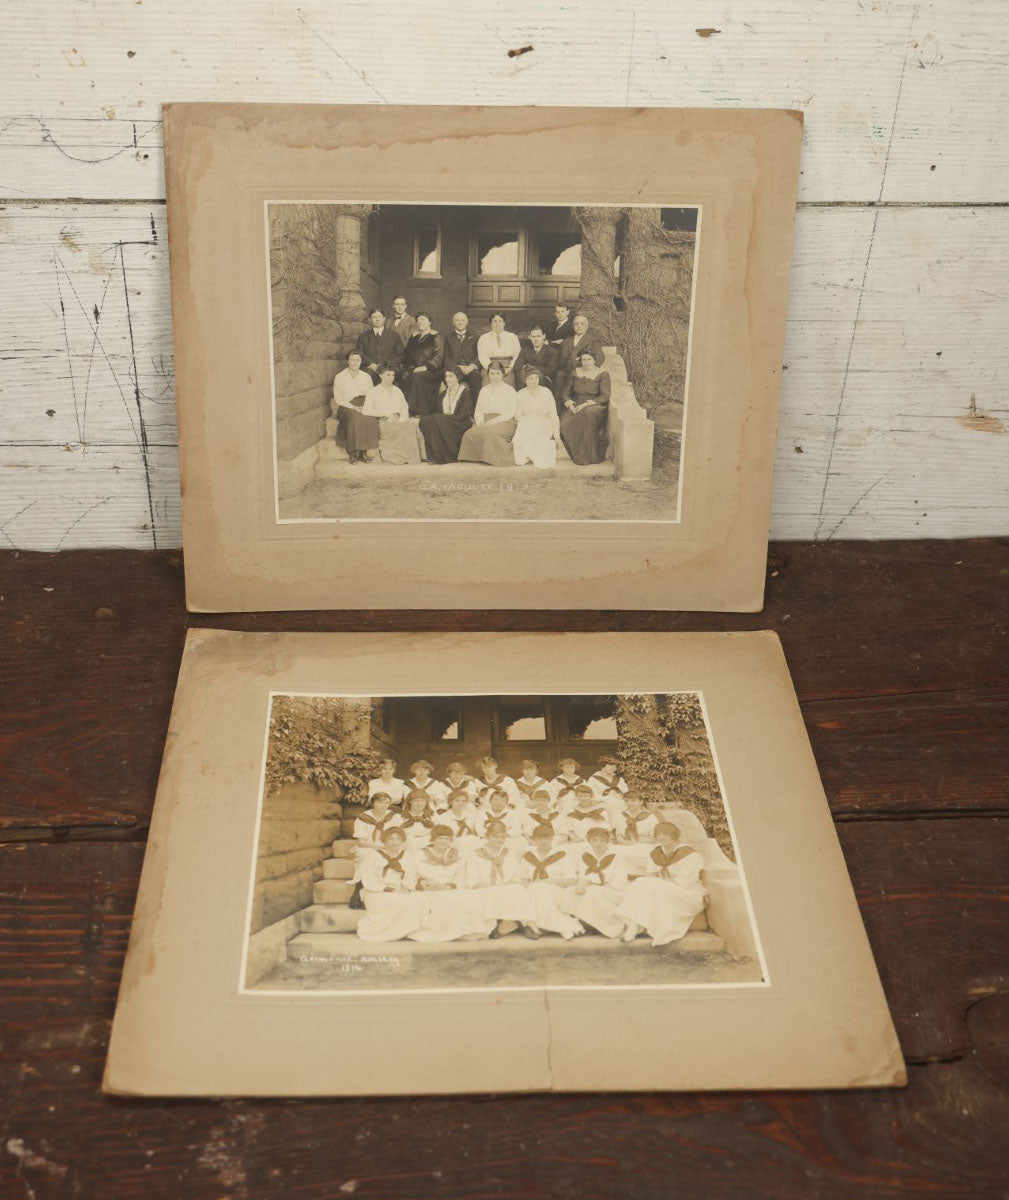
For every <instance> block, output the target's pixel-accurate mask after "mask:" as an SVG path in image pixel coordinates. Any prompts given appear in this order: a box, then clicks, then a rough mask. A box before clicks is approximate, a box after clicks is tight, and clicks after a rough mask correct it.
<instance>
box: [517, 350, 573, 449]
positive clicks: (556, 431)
mask: <svg viewBox="0 0 1009 1200" xmlns="http://www.w3.org/2000/svg"><path fill="white" fill-rule="evenodd" d="M515 417H516V425H515V436H514V437H513V438H512V451H513V452H514V454H515V465H516V466H517V467H523V466H525V464H526V463H532V465H533V466H534V467H555V466H556V465H557V441H558V439H559V438H560V435H561V425H560V418H559V417H558V415H557V403H556V401H555V400H554V397H553V393H552V392H549V391H547V389H546V388H545V387H543V386H542V385H541V383H540V373H539V371H537V370H536V368H535V367H530V368H529V369H528V370H527V371H526V385H525V387H524V388H523V389H522V390H521V391H520V392H519V394H518V395H517V396H516V397H515Z"/></svg>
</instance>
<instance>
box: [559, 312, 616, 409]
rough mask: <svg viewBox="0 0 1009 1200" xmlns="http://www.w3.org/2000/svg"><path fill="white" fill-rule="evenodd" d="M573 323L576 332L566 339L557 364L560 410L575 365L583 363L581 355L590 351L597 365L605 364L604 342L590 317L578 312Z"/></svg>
mask: <svg viewBox="0 0 1009 1200" xmlns="http://www.w3.org/2000/svg"><path fill="white" fill-rule="evenodd" d="M573 324H574V333H573V334H572V335H571V337H569V338H565V339H564V342H563V343H562V345H561V350H560V359H559V362H558V364H557V388H556V390H555V392H554V396H555V398H556V400H557V408H558V411H560V409H561V408H562V407H563V405H564V393H565V392H566V391H567V388H568V384H569V383H570V381H571V376H572V375H573V374H574V370H575V367H578V366H580V365H581V356H582V355H583V354H585V353H586V352H588V353H589V354H591V355H592V357H593V359H595V363H596V366H597V367H601V366H602V365H603V357H604V355H603V343H602V340H601V339H600V337H599V335H598V334H597V333H596V332H595V330H593V329H590V328H589V319H588V317H586V316H585V315H584V314H583V313H578V314H577V316H576V317H575V319H574V322H573Z"/></svg>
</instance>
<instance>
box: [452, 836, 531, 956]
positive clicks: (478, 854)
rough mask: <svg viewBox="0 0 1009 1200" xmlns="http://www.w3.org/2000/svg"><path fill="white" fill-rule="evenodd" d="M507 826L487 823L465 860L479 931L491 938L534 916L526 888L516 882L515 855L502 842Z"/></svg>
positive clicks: (513, 928) (516, 863) (504, 838)
mask: <svg viewBox="0 0 1009 1200" xmlns="http://www.w3.org/2000/svg"><path fill="white" fill-rule="evenodd" d="M507 840H508V830H507V829H505V827H504V825H502V824H501V823H500V821H491V822H490V823H489V824H488V826H487V831H486V836H485V838H484V844H483V845H482V846H480V847H479V849H477V850H475V851H474V852H473V853H472V854H471V855H470V856H469V857H468V858H467V860H466V885H467V887H470V888H472V889H473V890H474V892H475V894H476V896H477V898H478V900H479V903H480V918H481V925H480V929H481V932H483V933H485V934H487V935H489V936H490V937H492V938H497V937H502V936H503V935H504V934H506V933H514V932H515V930H516V929H517V928H518V927H519V925H520V924H521V923H522V922H527V923H528V922H530V921H533V920H534V919H535V914H534V912H533V908H532V903H531V902H530V900H529V895H528V893H527V892H526V889H525V888H524V887H523V886H522V884H521V883H519V881H518V880H519V859H518V856H517V855H515V854H513V853H512V852H511V851H510V850H509V849H508V847H507V845H506V844H505V843H506V842H507Z"/></svg>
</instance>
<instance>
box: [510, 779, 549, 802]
mask: <svg viewBox="0 0 1009 1200" xmlns="http://www.w3.org/2000/svg"><path fill="white" fill-rule="evenodd" d="M515 791H516V792H517V793H518V803H519V804H524V805H526V806H528V805H530V804H531V803H532V798H533V792H547V793H548V794H549V792H550V784H549V783H548V782H547V781H546V780H545V779H543V778H542V777H541V776H539V775H537V776H536V778H535V779H534V780H533V781H532V782H531V783H530V781H529V780H528V779H526V778H525V776H524V775H516V777H515Z"/></svg>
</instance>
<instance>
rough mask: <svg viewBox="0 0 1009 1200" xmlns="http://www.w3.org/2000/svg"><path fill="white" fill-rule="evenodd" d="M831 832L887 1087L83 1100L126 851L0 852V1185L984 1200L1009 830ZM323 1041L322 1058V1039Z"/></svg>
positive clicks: (1005, 1112) (41, 1199)
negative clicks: (871, 990)
mask: <svg viewBox="0 0 1009 1200" xmlns="http://www.w3.org/2000/svg"><path fill="white" fill-rule="evenodd" d="M841 835H842V844H843V848H844V852H845V856H846V859H847V862H848V866H849V869H850V872H851V875H852V880H853V883H854V887H855V891H856V894H857V896H858V898H859V901H860V904H861V907H862V912H863V915H864V917H865V920H866V923H867V928H868V932H869V937H870V941H871V943H872V946H873V950H874V953H875V955H876V958H877V961H878V962H879V965H880V968H881V972H882V975H883V982H884V986H885V988H886V991H887V996H888V999H889V1002H890V1004H891V1006H892V1009H893V1014H894V1019H895V1022H896V1025H897V1030H898V1033H899V1035H900V1037H901V1041H902V1045H903V1047H904V1050H905V1053H906V1055H907V1057H908V1059H909V1062H910V1063H911V1064H912V1070H911V1079H910V1083H909V1086H908V1088H907V1089H906V1090H905V1091H886V1092H868V1091H854V1092H838V1093H826V1092H823V1093H802V1092H800V1093H792V1094H774V1093H769V1092H764V1093H752V1094H746V1095H735V1096H734V1095H728V1094H726V1095H707V1096H682V1095H663V1094H658V1095H599V1096H570V1095H557V1096H508V1097H494V1096H488V1097H479V1098H448V1099H416V1098H404V1099H396V1100H360V1101H359V1100H338V1101H308V1102H291V1101H286V1102H285V1101H269V1100H266V1101H257V1100H247V1101H228V1102H223V1103H212V1102H193V1101H150V1100H144V1101H135V1100H126V1099H116V1098H111V1097H103V1096H101V1095H99V1094H98V1084H99V1082H100V1079H101V1071H102V1065H103V1059H104V1051H105V1045H106V1040H107V1036H108V1028H109V1022H110V1019H111V1016H112V1012H113V1008H114V1005H115V993H116V985H117V980H118V973H119V970H120V967H121V963H122V959H123V956H124V953H125V948H126V938H127V934H128V928H129V921H130V912H131V908H132V903H133V898H134V895H135V890H136V886H137V881H138V875H139V869H140V862H141V857H142V851H143V847H142V846H139V845H129V844H88V845H62V846H50V845H47V846H40V845H28V846H23V845H22V846H17V845H11V846H5V847H3V848H0V863H2V867H3V870H2V875H0V880H2V882H0V946H2V951H3V952H2V954H0V979H2V981H3V987H2V988H0V997H2V999H0V1041H2V1049H0V1080H2V1084H3V1092H4V1095H5V1099H6V1101H7V1103H6V1105H5V1118H4V1142H5V1147H6V1151H4V1150H0V1190H3V1194H4V1195H8V1194H9V1195H12V1196H19V1195H22V1194H23V1195H25V1196H26V1197H27V1196H34V1197H36V1198H37V1200H47V1198H49V1197H59V1198H61V1200H62V1198H64V1197H70V1196H73V1197H94V1198H98V1197H100V1198H101V1200H133V1198H134V1197H135V1196H137V1195H139V1194H143V1195H147V1196H151V1197H166V1198H169V1197H170V1198H171V1200H183V1198H188V1197H194V1198H195V1197H200V1198H202V1197H206V1196H215V1197H233V1198H234V1200H258V1198H266V1197H274V1196H277V1195H279V1194H283V1195H285V1196H286V1195H290V1196H303V1197H332V1196H341V1195H354V1196H365V1197H373V1198H375V1200H422V1198H424V1197H444V1198H454V1197H458V1198H460V1200H462V1198H463V1197H468V1198H472V1197H476V1196H481V1197H482V1196H488V1197H490V1196H494V1197H514V1198H516V1200H518V1198H522V1200H547V1198H550V1197H571V1198H572V1200H574V1198H575V1197H592V1198H597V1200H603V1198H606V1200H609V1197H613V1196H620V1197H629V1198H632V1200H645V1198H648V1200H651V1198H655V1200H658V1198H659V1197H667V1196H669V1195H670V1194H673V1191H675V1194H676V1195H677V1196H686V1197H695V1196H696V1197H704V1198H708V1197H715V1196H724V1197H733V1198H736V1197H740V1196H742V1197H758V1196H759V1197H765V1196H780V1197H796V1198H799V1197H802V1198H805V1197H808V1196H810V1195H815V1196H817V1197H842V1196H851V1195H853V1194H856V1193H857V1194H859V1195H866V1196H897V1195H922V1194H932V1195H937V1196H942V1197H949V1198H954V1197H955V1198H959V1197H963V1198H966V1197H973V1196H981V1195H984V1196H996V1195H1002V1194H1004V1190H1005V1187H1006V1185H1007V1183H1009V1174H1007V1171H1009V1155H1007V1149H1006V1145H1005V1140H1004V1138H1003V1137H1002V1132H1003V1131H1004V1126H1005V1122H1006V1120H1009V1090H1007V1086H1006V1078H1005V1075H1004V1072H1003V1066H1004V1061H1005V1047H1006V1032H1005V1025H1004V1024H1003V1025H1002V1026H1001V1028H1000V1029H999V1028H998V1027H997V1020H998V1017H999V1015H1000V1014H1002V1013H1004V1011H1005V1007H1004V1002H1005V997H1006V995H1007V993H1009V976H1007V973H1006V963H1007V956H1006V950H1007V949H1009V892H1007V891H1006V877H1005V872H1004V868H1003V864H1004V862H1005V857H1006V854H1007V853H1009V822H1007V821H1005V820H996V819H991V818H987V819H974V820H970V819H968V820H948V821H944V820H936V821H910V822H902V821H898V822H877V823H872V824H865V825H858V826H847V827H844V828H843V829H842V831H841ZM320 1053H331V1054H332V1055H333V1057H334V1064H336V1063H337V1062H338V1061H339V1047H328V1048H327V1047H320ZM335 1131H336V1132H335ZM4 1189H5V1190H4ZM29 1189H30V1190H29Z"/></svg>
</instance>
